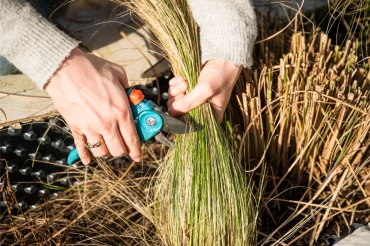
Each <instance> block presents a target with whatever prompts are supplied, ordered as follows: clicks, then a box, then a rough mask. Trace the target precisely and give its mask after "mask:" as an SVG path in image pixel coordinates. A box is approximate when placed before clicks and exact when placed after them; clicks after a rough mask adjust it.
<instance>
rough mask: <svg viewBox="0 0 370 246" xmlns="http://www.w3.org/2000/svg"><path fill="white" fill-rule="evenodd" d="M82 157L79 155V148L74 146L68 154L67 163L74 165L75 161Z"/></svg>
mask: <svg viewBox="0 0 370 246" xmlns="http://www.w3.org/2000/svg"><path fill="white" fill-rule="evenodd" d="M78 159H80V156H79V155H78V152H77V149H76V148H74V149H73V150H72V151H71V152H69V154H68V159H67V163H68V165H72V164H73V163H74V162H75V161H77V160H78Z"/></svg>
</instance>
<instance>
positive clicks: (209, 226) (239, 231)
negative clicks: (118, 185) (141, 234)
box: [127, 0, 257, 246]
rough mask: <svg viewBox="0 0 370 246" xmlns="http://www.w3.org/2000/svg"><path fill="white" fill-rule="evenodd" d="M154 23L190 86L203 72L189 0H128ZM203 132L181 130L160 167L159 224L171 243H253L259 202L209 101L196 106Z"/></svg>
mask: <svg viewBox="0 0 370 246" xmlns="http://www.w3.org/2000/svg"><path fill="white" fill-rule="evenodd" d="M127 5H128V7H129V8H130V9H132V10H133V11H134V12H135V13H136V14H137V15H138V16H139V17H141V18H142V19H143V20H144V21H145V22H146V23H147V24H148V25H149V26H150V28H151V30H152V31H153V33H154V34H155V35H156V36H157V38H158V45H159V46H160V47H161V48H162V50H163V51H164V52H165V53H166V55H167V57H168V59H169V61H170V63H171V65H172V69H173V72H174V74H175V75H182V76H183V77H184V78H185V80H186V81H187V82H188V84H189V90H191V89H193V88H194V86H195V85H196V84H197V77H198V74H199V72H200V69H201V66H200V58H199V43H198V37H197V26H196V24H195V22H194V20H193V18H192V15H191V12H190V10H189V7H188V5H187V1H185V0H160V1H155V0H138V1H137V0H135V1H132V2H129V3H127ZM189 115H190V116H191V121H192V122H195V123H196V124H198V125H199V126H200V128H201V130H200V131H198V132H196V133H192V134H188V135H181V136H179V137H178V138H177V139H176V147H175V149H174V150H172V151H170V152H169V154H168V156H167V158H166V160H165V162H164V163H163V165H162V166H161V168H160V170H159V179H158V182H157V184H156V192H155V211H154V212H155V218H156V221H155V223H156V227H157V229H158V230H159V232H160V235H161V237H162V239H163V240H164V243H165V244H167V245H240V246H241V245H253V244H254V242H255V239H256V229H255V227H256V225H255V223H256V222H255V220H256V213H257V212H256V201H255V198H254V197H253V194H252V190H251V184H250V183H248V182H247V181H246V179H245V178H244V174H243V173H242V170H241V169H240V167H239V166H238V163H237V161H236V158H235V156H234V151H233V149H232V146H231V145H230V144H229V142H228V137H227V136H226V135H225V133H224V131H223V129H222V128H221V126H220V125H219V124H218V123H217V122H216V120H215V118H214V116H213V112H212V109H211V106H210V105H209V104H208V103H207V104H205V105H202V106H200V107H198V108H197V109H194V110H192V111H191V112H190V113H189Z"/></svg>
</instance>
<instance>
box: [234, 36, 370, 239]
mask: <svg viewBox="0 0 370 246" xmlns="http://www.w3.org/2000/svg"><path fill="white" fill-rule="evenodd" d="M284 35H286V34H281V35H279V36H277V37H276V38H274V39H272V40H270V41H269V43H268V44H263V43H261V44H260V45H259V47H258V49H257V52H259V53H258V56H256V57H260V62H259V64H258V65H259V67H258V68H255V69H247V70H245V71H244V72H243V74H242V76H243V77H244V79H243V80H242V81H248V82H249V83H245V82H242V81H241V82H239V83H238V84H237V87H236V93H237V99H238V103H239V105H240V107H241V109H242V112H243V123H244V124H243V125H244V126H245V133H244V135H243V137H242V139H241V143H242V145H241V147H240V151H239V154H240V155H239V157H240V158H239V160H240V162H241V163H243V162H249V163H252V164H253V165H254V166H258V165H259V164H261V163H262V162H264V163H265V162H266V163H267V164H266V165H267V166H269V167H270V169H269V170H268V178H269V183H268V185H267V189H266V193H265V195H264V197H265V198H264V201H263V206H262V208H261V209H263V210H264V211H265V212H264V213H263V216H264V219H263V220H262V221H261V222H262V227H261V232H260V235H261V237H260V238H261V240H260V241H259V243H258V244H259V245H270V244H272V245H298V244H299V242H301V243H302V242H305V243H304V244H303V245H315V244H316V243H317V242H318V240H319V239H321V240H323V237H324V238H325V236H323V235H326V236H328V235H330V234H337V235H342V236H343V235H346V234H347V231H346V230H344V231H343V230H342V229H341V228H343V227H344V228H348V230H349V226H350V225H351V224H352V223H353V222H354V221H355V218H356V217H359V218H362V217H363V216H362V214H363V213H364V212H365V211H368V210H367V209H368V206H369V205H370V200H369V195H370V192H369V185H368V181H367V179H368V177H369V171H370V169H369V168H368V164H369V161H370V159H369V146H370V135H369V132H370V131H369V130H370V124H369V123H370V60H369V58H365V60H363V59H361V60H360V59H359V56H358V55H359V54H360V55H362V53H361V49H360V44H359V42H358V41H356V40H354V41H353V42H352V41H349V40H348V41H347V42H346V45H345V47H343V48H340V47H339V46H334V45H332V44H331V40H330V39H329V38H328V36H327V35H325V34H324V33H321V32H317V31H314V32H313V33H312V34H310V35H308V36H309V39H307V38H305V36H304V35H303V34H302V33H297V34H294V35H293V36H292V38H291V42H290V48H289V52H287V54H285V55H282V56H280V55H279V53H280V52H281V51H282V50H284V48H285V47H282V46H285V45H286V44H287V42H285V43H283V42H281V40H282V37H284ZM285 37H286V36H285ZM307 40H308V41H307ZM270 47H275V49H274V50H270V49H269V48H270ZM280 57H281V58H280ZM277 58H280V60H278V59H277ZM267 218H269V219H267ZM266 221H269V223H266ZM263 222H265V223H263ZM325 225H326V226H325ZM328 225H330V227H329V228H328V227H327V226H328ZM323 232H325V233H323ZM277 234H278V235H279V236H277ZM320 236H322V237H321V238H320ZM299 240H301V241H299ZM307 242H308V243H307ZM306 243H307V244H306Z"/></svg>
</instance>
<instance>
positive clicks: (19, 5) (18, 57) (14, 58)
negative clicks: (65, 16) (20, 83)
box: [0, 0, 79, 89]
mask: <svg viewBox="0 0 370 246" xmlns="http://www.w3.org/2000/svg"><path fill="white" fill-rule="evenodd" d="M1 1H2V2H1V4H0V14H1V16H0V55H3V56H5V57H6V58H7V59H8V60H9V61H10V62H11V63H12V64H14V65H15V66H16V67H17V68H18V69H19V70H21V71H22V72H23V73H24V74H26V75H27V76H28V77H30V78H31V79H32V80H33V81H34V82H35V83H36V84H37V86H38V87H39V88H40V89H43V87H44V85H45V84H46V83H47V81H48V80H49V79H50V78H51V77H52V76H53V74H54V73H55V71H56V70H57V69H58V68H59V66H60V65H61V64H62V62H63V61H64V60H65V58H66V57H68V56H69V54H70V53H71V51H72V50H73V49H74V48H76V47H77V45H78V43H79V42H78V41H76V40H74V39H73V38H71V37H69V36H68V35H66V34H65V33H64V32H63V31H61V30H59V29H58V28H57V27H55V26H54V25H52V24H51V23H50V22H48V21H47V20H46V19H44V18H43V17H42V16H41V15H40V14H39V13H37V12H36V11H35V10H34V9H33V8H32V7H31V6H30V5H29V4H26V3H25V2H24V1H23V0H22V1H21V0H1Z"/></svg>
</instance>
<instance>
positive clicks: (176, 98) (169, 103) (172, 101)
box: [167, 92, 186, 108]
mask: <svg viewBox="0 0 370 246" xmlns="http://www.w3.org/2000/svg"><path fill="white" fill-rule="evenodd" d="M185 95H186V94H185V92H183V93H180V94H178V95H177V96H175V97H172V98H170V99H168V101H167V108H169V107H170V106H171V105H172V104H173V103H174V102H175V101H176V100H179V99H180V98H182V97H184V96H185Z"/></svg>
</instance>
